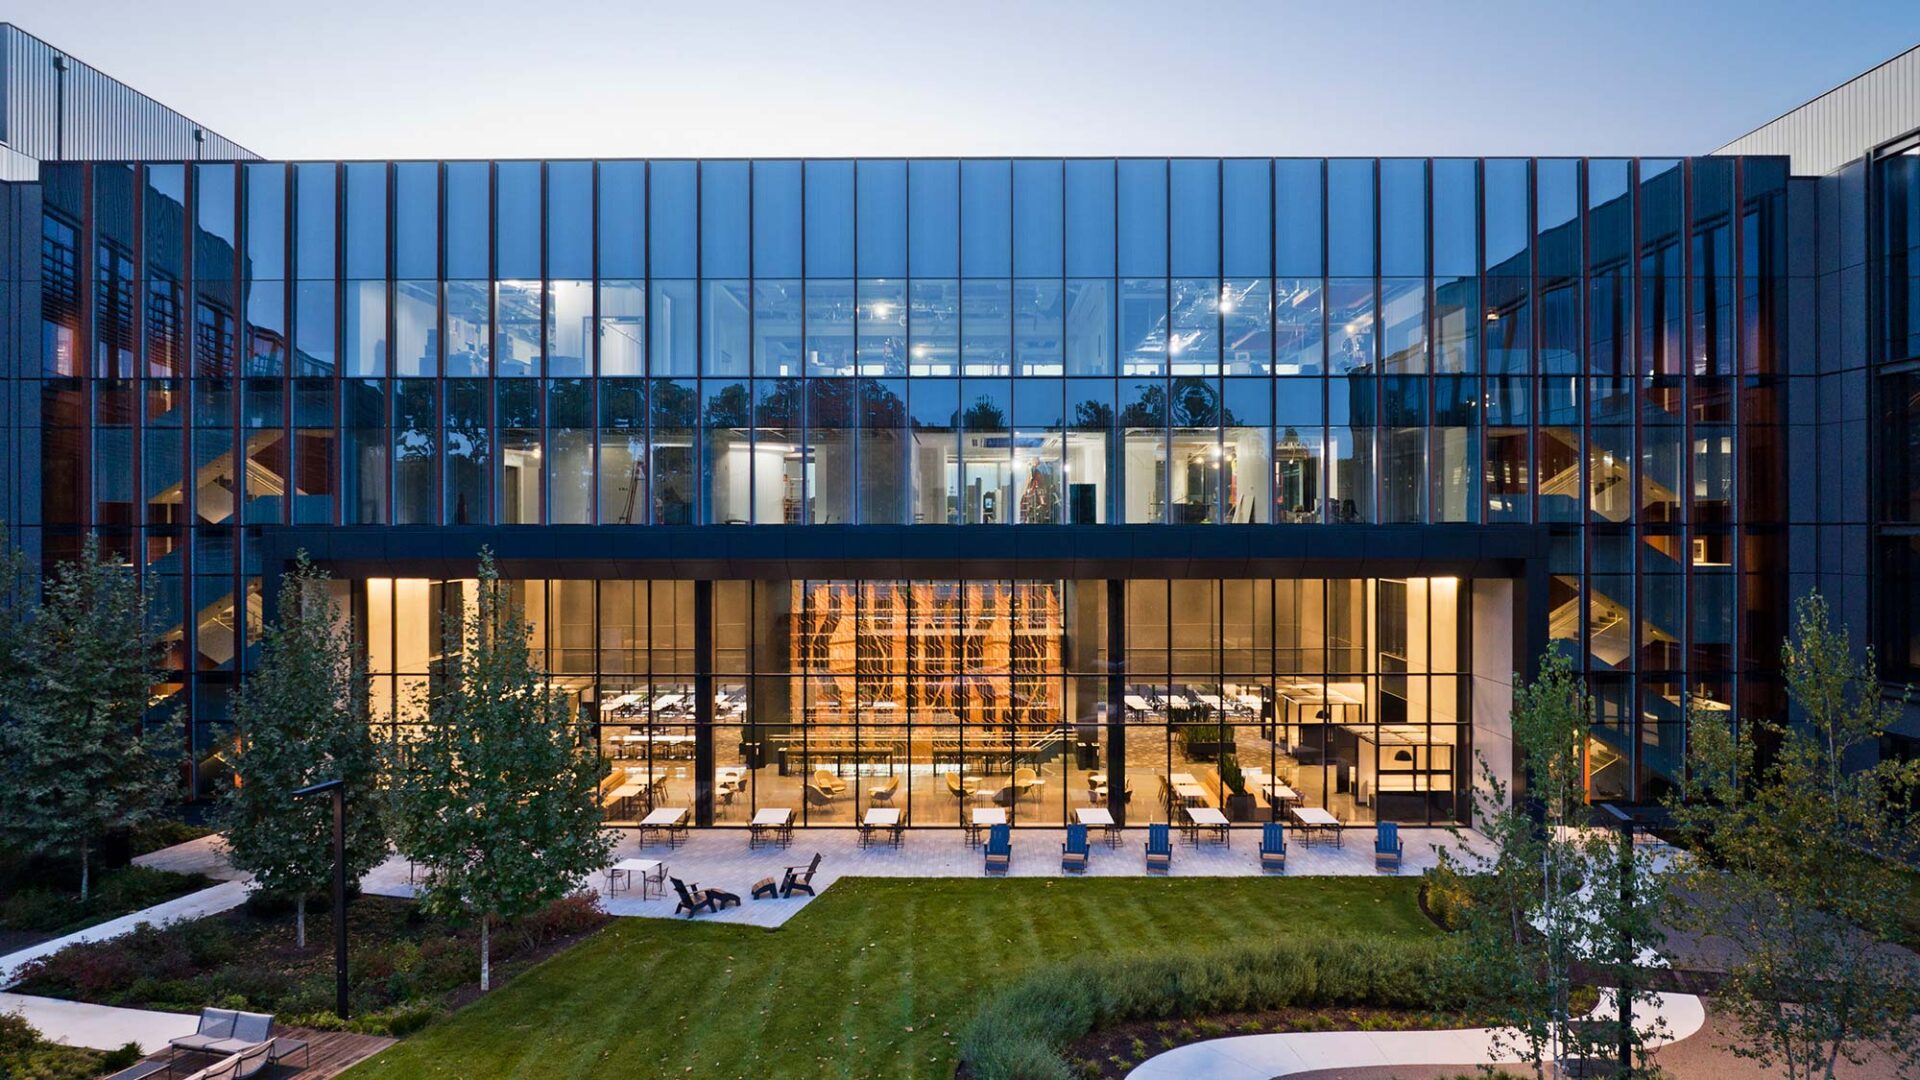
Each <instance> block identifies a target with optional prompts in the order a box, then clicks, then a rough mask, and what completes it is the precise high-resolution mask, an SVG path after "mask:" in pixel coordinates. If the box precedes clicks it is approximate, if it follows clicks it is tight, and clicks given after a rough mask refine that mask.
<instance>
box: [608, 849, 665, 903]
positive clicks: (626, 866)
mask: <svg viewBox="0 0 1920 1080" xmlns="http://www.w3.org/2000/svg"><path fill="white" fill-rule="evenodd" d="M635 874H638V875H640V899H642V900H645V899H646V898H647V886H648V885H649V884H653V883H655V882H656V881H664V880H666V876H667V875H666V869H665V864H664V863H662V862H661V861H660V860H659V859H621V860H620V861H619V862H617V863H614V864H613V865H612V866H609V867H607V895H608V896H612V895H613V894H614V893H615V892H618V891H619V888H620V882H621V880H622V879H625V881H626V883H627V888H629V889H631V888H633V876H634V875H635Z"/></svg>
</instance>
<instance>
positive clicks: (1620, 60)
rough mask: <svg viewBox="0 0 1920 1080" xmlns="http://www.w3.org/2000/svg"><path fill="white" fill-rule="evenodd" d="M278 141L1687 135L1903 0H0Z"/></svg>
mask: <svg viewBox="0 0 1920 1080" xmlns="http://www.w3.org/2000/svg"><path fill="white" fill-rule="evenodd" d="M0 19H6V20H9V21H12V22H14V23H16V24H18V25H19V26H21V27H22V28H23V29H25V30H27V31H28V32H30V33H33V34H37V35H38V36H40V37H42V38H44V39H46V40H47V41H49V42H51V43H52V44H53V45H54V46H56V47H58V48H60V49H64V50H66V51H68V52H69V53H71V55H73V56H74V57H75V58H77V59H79V60H82V61H85V62H86V63H89V64H92V65H94V66H95V67H98V68H101V69H103V70H105V71H106V72H108V73H109V74H111V75H114V76H115V77H117V78H119V79H122V80H123V81H125V82H128V83H130V84H132V85H133V86H135V87H137V88H139V89H141V90H143V91H145V92H146V93H148V94H151V95H152V96H154V97H156V98H158V99H159V100H161V101H162V102H165V103H166V104H168V105H171V106H173V107H174V108H176V109H179V110H180V111H182V112H184V113H186V114H187V115H189V116H192V117H194V118H195V119H196V120H198V121H199V122H201V123H202V124H204V125H206V126H208V127H210V128H212V129H214V130H216V131H219V132H221V133H222V134H224V135H227V136H228V137H230V138H233V139H235V140H237V141H239V142H240V143H242V144H243V145H245V146H247V147H249V148H251V149H253V150H254V151H256V152H258V153H261V154H264V155H266V156H268V157H275V158H387V157H394V158H401V157H412V158H438V157H543V156H545V157H565V156H580V157H584V156H602V157H616V156H693V155H707V156H723V155H740V156H746V155H752V156H759V157H773V156H792V155H803V154H811V155H854V154H875V155H878V154H887V155H910V154H921V155H935V154H938V155H989V154H1034V155H1064V154H1143V155H1180V154H1208V155H1212V154H1254V155H1268V154H1274V155H1320V154H1334V155H1337V154H1365V155H1374V154H1381V155H1397V154H1436V155H1437V154H1542V155H1547V154H1563V153H1566V154H1593V155H1601V154H1688V153H1704V152H1706V151H1709V150H1712V149H1714V148H1716V147H1718V146H1720V145H1721V144H1723V143H1725V142H1727V141H1729V140H1731V139H1732V138H1734V137H1735V136H1738V135H1740V134H1743V133H1744V132H1746V131H1748V130H1750V129H1751V128H1754V127H1757V126H1759V125H1760V124H1762V123H1765V122H1766V121H1768V120H1770V119H1772V118H1773V117H1774V116H1776V115H1778V114H1779V113H1781V112H1784V111H1786V110H1788V109H1791V108H1793V107H1794V106H1796V105H1798V104H1800V103H1801V102H1803V101H1805V100H1806V99H1807V98H1810V97H1812V96H1814V95H1816V94H1818V93H1820V92H1821V91H1823V90H1826V89H1828V88H1829V87H1831V86H1833V85H1834V84H1836V83H1839V82H1841V81H1843V80H1845V79H1847V78H1849V77H1851V76H1853V75H1856V74H1858V73H1859V72H1861V71H1864V70H1866V69H1867V68H1869V67H1871V66H1873V65H1874V64H1877V63H1879V62H1881V61H1883V60H1885V59H1887V58H1889V57H1891V56H1894V55H1896V54H1898V53H1899V52H1901V51H1903V50H1905V49H1907V48H1908V47H1910V46H1912V45H1914V44H1915V43H1916V42H1920V3H1916V2H1914V0H1857V2H1849V0H1824V2H1821V3H1817V4H1813V3H1809V2H1808V0H1716V2H1708V0H1684V2H1679V3H1675V2H1672V0H1665V2H1648V0H1607V2H1604V3H1603V2H1598V0H1595V2H1586V3H1574V2H1571V0H1418V2H1416V0H1404V2H1399V3H1387V2H1372V0H1354V2H1340V3H1327V2H1313V3H1306V2H1291V0H1289V2H1281V0H1269V2H1265V3H1261V2H1257V0H1204V2H1195V0H1162V2H1160V3H1139V2H1132V0H1111V2H1104V3H1101V2H1094V0H1077V2H1048V0H1027V2H1024V3H1021V2H984V0H983V2H977V3H963V2H961V0H920V2H918V3H916V2H914V0H893V2H891V3H873V2H865V0H862V2H841V0H787V2H784V3H775V2H769V3H760V2H757V0H723V2H712V0H705V2H696V0H680V2H677V3H672V4H665V3H651V2H627V3H615V2H594V0H546V2H538V0H515V2H512V3H507V2H502V0H379V2H372V0H328V2H327V3H324V4H316V3H312V2H302V3H298V4H294V3H285V2H282V0H162V2H154V0H15V2H14V3H13V4H11V5H9V6H8V9H7V10H5V11H0Z"/></svg>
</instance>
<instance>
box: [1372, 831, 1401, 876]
mask: <svg viewBox="0 0 1920 1080" xmlns="http://www.w3.org/2000/svg"><path fill="white" fill-rule="evenodd" d="M1401 850H1402V845H1401V843H1400V826H1399V825H1397V824H1395V823H1393V822H1391V821H1383V822H1381V823H1380V824H1379V825H1377V826H1375V830H1374V834H1373V868H1374V869H1375V870H1392V871H1395V872H1396V873H1397V872H1398V871H1399V869H1400V855H1401Z"/></svg>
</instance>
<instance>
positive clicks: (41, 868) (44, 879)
mask: <svg viewBox="0 0 1920 1080" xmlns="http://www.w3.org/2000/svg"><path fill="white" fill-rule="evenodd" d="M77 866H78V864H77V863H76V864H75V867H74V868H69V867H66V866H64V865H62V866H58V867H52V866H47V865H44V860H38V859H35V860H28V861H25V862H21V863H16V864H14V865H13V866H12V867H11V868H10V869H11V872H10V873H7V874H5V875H4V877H0V931H10V932H13V933H16V934H19V935H21V936H22V937H21V940H22V941H23V942H24V941H25V940H29V939H31V938H32V937H40V938H49V937H59V936H60V935H61V934H69V933H72V932H73V931H75V930H78V929H80V928H82V927H86V926H92V925H93V924H95V923H100V922H105V921H107V920H108V919H116V918H119V917H120V916H122V915H126V914H130V913H132V912H135V911H139V910H140V909H142V908H148V907H152V906H153V905H155V904H158V903H162V902H164V901H167V900H172V899H173V898H175V897H178V896H185V895H186V894H188V893H190V892H195V891H197V890H200V889H204V888H206V887H207V886H209V885H212V884H213V879H211V878H208V877H205V876H204V875H201V874H176V873H173V872H171V871H168V870H154V869H151V868H149V867H145V866H123V867H120V868H119V869H117V870H107V871H100V872H96V873H95V874H94V877H93V881H92V887H91V889H90V890H89V895H88V897H87V901H86V903H84V904H83V903H81V902H80V892H79V886H80V881H79V876H78V874H79V872H78V869H77Z"/></svg>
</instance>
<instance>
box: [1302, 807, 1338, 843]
mask: <svg viewBox="0 0 1920 1080" xmlns="http://www.w3.org/2000/svg"><path fill="white" fill-rule="evenodd" d="M1293 820H1295V821H1297V822H1299V823H1300V830H1301V839H1303V840H1305V841H1306V842H1307V843H1309V844H1311V843H1313V836H1314V834H1315V833H1319V834H1320V835H1322V836H1331V837H1333V843H1334V846H1336V847H1338V846H1339V845H1340V819H1339V818H1337V817H1334V816H1333V815H1332V814H1330V813H1328V812H1327V811H1325V810H1322V809H1321V808H1319V807H1317V806H1296V807H1294V808H1293Z"/></svg>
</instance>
